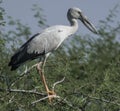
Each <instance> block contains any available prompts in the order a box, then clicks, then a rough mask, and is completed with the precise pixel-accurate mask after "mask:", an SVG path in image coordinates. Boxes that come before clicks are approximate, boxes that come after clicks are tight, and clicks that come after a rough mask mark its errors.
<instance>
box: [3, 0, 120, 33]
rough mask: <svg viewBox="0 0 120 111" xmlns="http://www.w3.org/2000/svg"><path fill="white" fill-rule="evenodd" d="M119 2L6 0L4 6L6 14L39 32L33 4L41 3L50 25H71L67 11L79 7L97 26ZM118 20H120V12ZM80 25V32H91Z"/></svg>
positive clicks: (115, 0)
mask: <svg viewBox="0 0 120 111" xmlns="http://www.w3.org/2000/svg"><path fill="white" fill-rule="evenodd" d="M118 3H119V4H120V0H6V1H4V2H3V4H2V6H3V7H4V8H5V10H6V15H10V16H12V17H14V18H15V19H20V20H21V21H22V22H23V23H24V24H28V25H29V26H30V27H31V28H32V32H33V33H37V32H39V31H40V29H39V28H38V27H37V22H36V21H35V19H34V18H33V15H34V13H33V12H32V11H31V9H32V6H33V4H38V5H40V7H41V8H42V9H43V13H44V15H45V16H46V19H47V24H48V25H50V26H52V25H56V24H57V25H59V24H63V25H64V24H65V25H69V22H68V21H67V18H66V13H67V10H68V9H69V8H70V7H79V8H80V9H81V10H82V11H83V13H84V14H85V15H86V16H87V17H88V18H89V19H90V20H91V21H92V23H93V24H94V25H95V26H97V25H98V22H99V20H104V18H105V17H106V16H107V15H108V13H109V10H110V9H112V8H113V7H114V6H115V5H116V4H118ZM116 20H117V21H120V14H119V15H118V17H117V18H116ZM80 26H81V27H80V29H79V30H78V31H79V32H80V33H85V32H86V33H89V31H88V30H87V29H86V28H85V27H84V26H83V25H82V24H81V23H80Z"/></svg>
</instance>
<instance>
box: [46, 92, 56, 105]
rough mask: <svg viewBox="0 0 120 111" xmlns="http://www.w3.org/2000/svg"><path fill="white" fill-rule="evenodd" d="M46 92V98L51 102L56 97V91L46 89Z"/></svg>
mask: <svg viewBox="0 0 120 111" xmlns="http://www.w3.org/2000/svg"><path fill="white" fill-rule="evenodd" d="M47 94H48V99H49V102H50V103H51V102H52V100H53V99H54V98H55V97H56V93H55V92H54V91H50V90H49V91H47Z"/></svg>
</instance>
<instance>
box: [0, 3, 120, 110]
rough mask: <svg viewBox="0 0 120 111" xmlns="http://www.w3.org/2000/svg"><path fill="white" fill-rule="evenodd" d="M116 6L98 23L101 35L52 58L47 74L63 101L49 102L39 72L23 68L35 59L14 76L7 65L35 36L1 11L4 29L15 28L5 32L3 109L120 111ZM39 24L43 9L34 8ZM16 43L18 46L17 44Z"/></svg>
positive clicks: (0, 57)
mask: <svg viewBox="0 0 120 111" xmlns="http://www.w3.org/2000/svg"><path fill="white" fill-rule="evenodd" d="M118 8H119V7H117V8H114V9H113V10H112V11H111V12H110V14H109V15H108V17H106V19H105V20H102V21H100V22H99V26H98V31H99V35H98V36H97V37H96V36H95V37H93V36H91V35H90V34H88V35H84V36H83V35H75V36H74V37H73V38H71V40H70V41H69V42H67V44H66V43H65V44H64V45H62V46H61V47H60V48H59V49H58V50H57V51H56V52H54V53H53V54H52V55H51V56H50V57H49V59H48V61H47V63H46V67H45V75H46V78H47V83H48V84H49V87H50V88H52V86H53V84H54V83H55V82H56V81H60V80H62V79H63V77H65V80H64V81H62V82H61V83H60V84H57V85H56V86H55V91H56V93H57V95H58V96H59V97H60V98H55V99H54V100H53V102H52V104H50V103H49V102H48V100H47V99H45V100H43V101H40V102H36V103H35V104H32V103H33V102H35V101H36V100H39V99H41V98H44V97H45V96H46V93H45V90H44V87H43V84H42V81H41V79H40V77H39V74H38V73H37V71H36V68H32V69H31V70H30V71H28V72H27V73H25V72H24V70H25V69H26V66H27V67H31V66H32V65H34V64H35V63H36V62H37V61H36V60H35V61H31V62H28V63H26V64H24V66H21V67H20V68H19V69H18V70H16V71H14V72H11V71H10V68H9V67H8V65H7V64H8V62H9V60H10V57H11V56H12V54H13V53H14V51H15V50H16V49H17V48H18V47H19V46H20V45H21V44H22V43H24V42H25V41H26V40H27V39H28V38H29V37H30V36H31V35H32V33H31V28H30V27H29V26H28V25H23V24H22V23H21V21H20V20H14V18H12V17H10V16H9V17H8V20H9V22H8V23H5V21H4V10H3V9H2V8H0V27H2V28H5V27H6V26H9V27H14V28H15V29H16V30H13V29H12V28H11V29H9V30H8V31H6V32H4V31H3V30H1V31H0V111H119V110H120V41H118V38H119V37H120V22H119V21H118V22H117V24H116V26H115V27H113V25H111V24H112V23H113V21H114V20H115V17H116V13H119V12H116V10H117V9H118ZM33 10H34V11H35V16H34V17H36V19H37V20H38V26H39V27H43V26H46V24H45V22H46V21H45V19H44V16H42V15H41V8H39V7H38V6H36V5H34V8H33ZM16 44H18V45H17V46H16Z"/></svg>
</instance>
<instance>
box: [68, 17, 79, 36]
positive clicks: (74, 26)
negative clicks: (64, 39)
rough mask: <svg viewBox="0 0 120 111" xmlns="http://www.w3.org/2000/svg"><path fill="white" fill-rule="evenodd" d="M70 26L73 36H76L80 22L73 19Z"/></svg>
mask: <svg viewBox="0 0 120 111" xmlns="http://www.w3.org/2000/svg"><path fill="white" fill-rule="evenodd" d="M69 21H70V25H71V30H70V31H71V34H74V33H75V32H76V31H77V30H78V21H77V20H76V19H71V20H69Z"/></svg>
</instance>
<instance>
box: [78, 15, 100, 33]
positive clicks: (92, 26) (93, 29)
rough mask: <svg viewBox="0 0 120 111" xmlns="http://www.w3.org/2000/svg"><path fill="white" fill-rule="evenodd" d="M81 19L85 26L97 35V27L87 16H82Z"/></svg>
mask: <svg viewBox="0 0 120 111" xmlns="http://www.w3.org/2000/svg"><path fill="white" fill-rule="evenodd" d="M79 19H80V20H81V21H82V22H83V24H84V25H85V26H86V27H87V28H88V29H89V30H90V31H92V32H93V33H95V34H97V33H98V32H97V30H96V28H95V26H94V25H93V24H92V23H90V21H89V20H88V19H87V17H86V16H84V15H82V14H80V18H79Z"/></svg>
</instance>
